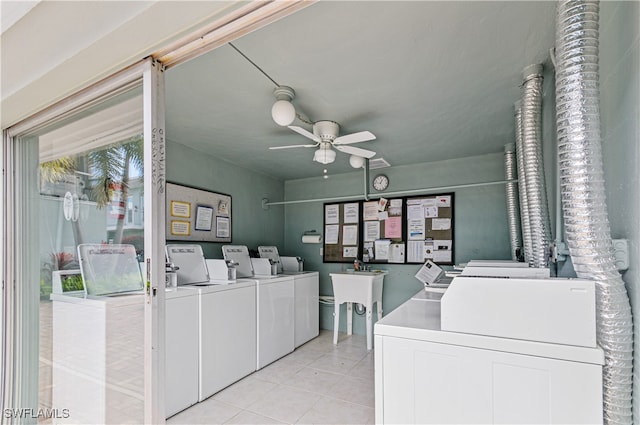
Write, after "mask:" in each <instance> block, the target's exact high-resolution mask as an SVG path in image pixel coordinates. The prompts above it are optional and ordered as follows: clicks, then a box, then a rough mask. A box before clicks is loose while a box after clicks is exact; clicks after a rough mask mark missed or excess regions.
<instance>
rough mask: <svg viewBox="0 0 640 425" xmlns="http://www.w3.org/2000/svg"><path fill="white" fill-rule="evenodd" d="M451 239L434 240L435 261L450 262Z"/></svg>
mask: <svg viewBox="0 0 640 425" xmlns="http://www.w3.org/2000/svg"><path fill="white" fill-rule="evenodd" d="M451 245H452V241H451V240H434V241H433V261H435V262H436V263H438V262H440V263H450V262H451V261H452V254H451Z"/></svg>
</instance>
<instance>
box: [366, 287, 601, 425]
mask: <svg viewBox="0 0 640 425" xmlns="http://www.w3.org/2000/svg"><path fill="white" fill-rule="evenodd" d="M504 280H506V279H504ZM508 283H509V282H507V283H505V284H508ZM449 290H451V288H449V289H448V290H447V291H449ZM423 295H424V294H423ZM446 296H447V293H445V297H446ZM443 300H444V298H443ZM487 302H489V301H487ZM586 304H588V303H585V305H586ZM442 308H444V305H442ZM488 310H490V309H488ZM540 313H541V314H544V313H545V310H544V307H543V306H540ZM566 313H567V314H571V313H572V312H571V311H567V312H566ZM504 320H509V317H505V319H504ZM528 326H530V327H533V326H536V324H535V323H534V322H533V321H532V322H529V324H528ZM594 331H595V330H594ZM524 333H526V330H525V332H524ZM375 338H376V341H375V396H376V403H375V406H376V422H377V423H384V424H395V423H402V424H418V423H419V424H428V423H456V424H458V423H499V424H517V423H536V424H551V423H562V424H583V423H591V424H593V423H602V421H603V417H602V365H603V364H604V353H603V351H602V349H601V348H599V347H597V346H592V347H591V346H579V345H570V344H559V343H550V342H539V341H531V340H526V339H516V338H503V337H496V336H486V335H480V334H471V333H464V332H451V331H443V330H442V328H441V303H440V301H439V300H438V299H437V297H436V298H432V297H424V296H416V297H414V298H413V299H410V300H409V301H407V302H405V303H404V304H402V305H401V306H400V307H398V308H397V309H395V310H394V311H392V312H391V313H389V314H388V315H386V316H385V317H384V318H383V319H381V320H380V321H378V322H377V323H376V325H375Z"/></svg>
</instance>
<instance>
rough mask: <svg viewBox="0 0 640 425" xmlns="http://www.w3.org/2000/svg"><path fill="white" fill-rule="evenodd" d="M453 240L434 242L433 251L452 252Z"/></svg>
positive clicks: (437, 240)
mask: <svg viewBox="0 0 640 425" xmlns="http://www.w3.org/2000/svg"><path fill="white" fill-rule="evenodd" d="M451 242H452V241H451V240H446V239H444V240H443V239H435V240H434V241H433V249H434V250H436V251H451V245H452V243H451Z"/></svg>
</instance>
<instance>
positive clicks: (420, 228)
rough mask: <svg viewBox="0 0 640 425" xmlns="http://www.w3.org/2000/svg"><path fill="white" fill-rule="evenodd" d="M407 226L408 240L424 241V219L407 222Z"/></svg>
mask: <svg viewBox="0 0 640 425" xmlns="http://www.w3.org/2000/svg"><path fill="white" fill-rule="evenodd" d="M407 225H408V228H409V230H408V231H409V240H414V241H415V240H421V241H423V240H424V230H425V229H424V218H419V219H415V220H409V221H408V222H407ZM420 261H422V259H420Z"/></svg>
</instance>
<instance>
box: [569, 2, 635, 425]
mask: <svg viewBox="0 0 640 425" xmlns="http://www.w3.org/2000/svg"><path fill="white" fill-rule="evenodd" d="M598 19H599V3H598V2H595V1H564V2H561V3H560V4H559V5H558V10H557V22H556V121H557V131H558V160H559V168H560V185H561V194H562V207H563V210H564V225H565V232H566V237H567V245H568V247H569V252H570V254H571V259H572V261H573V267H574V269H575V271H576V273H577V275H578V277H580V278H585V279H591V280H594V281H595V282H596V294H597V298H596V300H597V301H596V309H597V334H598V344H599V345H600V346H601V347H602V348H603V350H604V353H605V365H604V370H603V393H604V394H603V407H604V421H605V423H607V424H631V423H632V422H633V418H632V368H633V322H632V317H631V306H630V304H629V297H628V295H627V290H626V288H625V285H624V281H623V280H622V277H621V276H620V274H619V273H618V271H617V268H616V265H615V260H614V257H613V243H612V239H611V230H610V227H609V220H608V215H607V205H606V199H605V188H604V167H603V165H602V144H601V139H600V137H601V136H600V89H599V82H598V81H599V75H598V74H599V70H598V43H599V28H598Z"/></svg>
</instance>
